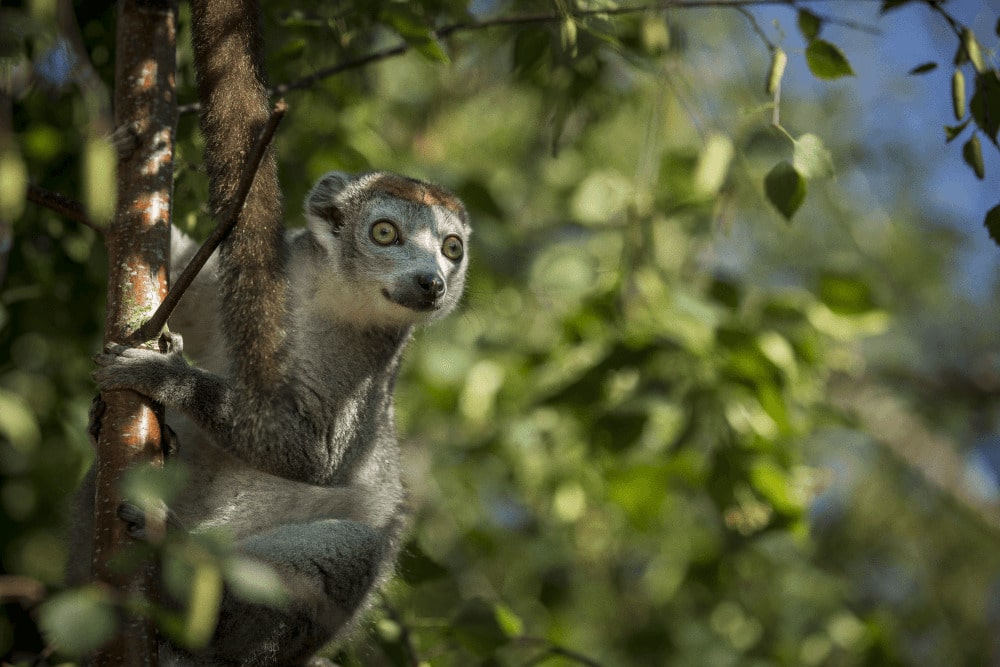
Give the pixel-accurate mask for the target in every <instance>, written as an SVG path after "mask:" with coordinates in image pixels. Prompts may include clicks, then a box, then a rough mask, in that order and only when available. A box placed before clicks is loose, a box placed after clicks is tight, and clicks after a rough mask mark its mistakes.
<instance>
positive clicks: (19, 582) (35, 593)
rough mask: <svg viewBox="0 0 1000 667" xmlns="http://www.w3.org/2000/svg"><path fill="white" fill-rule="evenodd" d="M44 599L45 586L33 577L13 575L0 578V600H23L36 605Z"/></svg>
mask: <svg viewBox="0 0 1000 667" xmlns="http://www.w3.org/2000/svg"><path fill="white" fill-rule="evenodd" d="M44 598H45V585H44V584H43V583H42V582H40V581H38V579H35V578H33V577H23V576H18V575H13V574H8V575H3V576H0V600H3V601H5V602H6V601H9V600H23V601H25V602H27V603H28V604H36V603H38V602H41V601H42V600H43V599H44Z"/></svg>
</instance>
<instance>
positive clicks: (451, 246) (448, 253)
mask: <svg viewBox="0 0 1000 667" xmlns="http://www.w3.org/2000/svg"><path fill="white" fill-rule="evenodd" d="M441 252H443V253H444V256H445V257H447V258H448V259H450V260H452V261H455V262H457V261H458V260H460V259H462V255H463V254H464V252H465V248H464V247H463V246H462V239H460V238H458V237H457V236H455V235H454V234H453V235H451V236H449V237H447V238H445V240H444V243H443V244H442V245H441Z"/></svg>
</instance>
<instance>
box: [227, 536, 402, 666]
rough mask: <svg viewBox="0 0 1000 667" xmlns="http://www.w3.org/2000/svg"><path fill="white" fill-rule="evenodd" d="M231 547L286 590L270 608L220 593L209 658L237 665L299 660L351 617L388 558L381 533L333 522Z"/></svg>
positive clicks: (383, 570) (389, 552) (385, 539)
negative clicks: (256, 562) (264, 566)
mask: <svg viewBox="0 0 1000 667" xmlns="http://www.w3.org/2000/svg"><path fill="white" fill-rule="evenodd" d="M238 550H239V551H240V552H241V553H243V554H244V555H246V556H249V557H251V558H253V559H256V560H259V561H260V562H262V563H265V564H267V565H269V566H270V567H272V568H273V569H274V570H275V572H276V573H277V574H278V576H279V577H280V578H281V580H282V582H283V583H284V584H285V587H286V588H287V591H288V596H287V599H286V603H285V604H284V605H283V606H282V607H281V608H277V609H276V608H273V607H269V606H266V605H263V604H258V603H250V602H246V601H243V600H241V599H240V598H238V597H236V596H235V595H233V594H232V593H231V592H230V591H229V590H228V589H227V590H226V592H225V594H224V597H223V601H222V606H221V609H220V612H219V623H218V626H217V628H216V631H215V636H214V637H213V640H212V644H211V646H212V648H211V651H212V655H211V658H213V659H215V660H219V661H222V662H225V661H228V660H233V661H239V662H240V664H243V661H246V662H249V663H253V664H256V663H254V662H253V659H255V658H258V657H263V656H266V655H275V654H277V655H281V656H282V660H283V663H282V664H290V665H291V664H302V663H305V662H306V661H307V660H308V659H309V657H310V656H312V655H313V654H314V653H315V652H316V651H318V650H319V649H320V648H321V647H322V646H323V645H324V644H325V643H326V642H327V641H329V639H330V637H332V636H333V635H334V634H335V632H336V631H337V630H338V629H340V628H342V627H343V626H344V625H345V624H347V623H348V622H349V621H350V620H351V619H352V618H353V617H354V616H355V615H356V613H357V612H358V611H359V609H360V608H361V606H362V605H363V603H364V602H365V599H366V598H367V597H368V593H369V591H370V590H371V589H372V587H373V586H374V585H375V584H376V583H377V582H378V580H379V579H380V578H381V577H382V576H384V574H385V573H386V571H387V569H388V563H389V562H390V561H391V559H392V556H393V554H392V549H391V547H390V540H389V539H388V537H386V536H385V535H384V534H382V533H381V532H379V531H377V530H374V529H372V528H371V527H369V526H366V525H364V524H361V523H357V522H354V521H340V520H327V521H315V522H312V523H305V524H294V525H287V526H282V527H280V528H276V529H274V530H271V531H268V532H266V533H263V534H261V535H255V536H253V537H250V538H248V539H246V540H243V541H242V542H241V543H240V544H239V545H238ZM279 648H280V651H279Z"/></svg>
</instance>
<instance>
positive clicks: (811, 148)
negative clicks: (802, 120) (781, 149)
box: [792, 133, 834, 179]
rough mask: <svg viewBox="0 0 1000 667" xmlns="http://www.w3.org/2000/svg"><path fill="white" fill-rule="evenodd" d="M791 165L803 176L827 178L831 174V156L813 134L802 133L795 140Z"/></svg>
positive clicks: (820, 140) (821, 141)
mask: <svg viewBox="0 0 1000 667" xmlns="http://www.w3.org/2000/svg"><path fill="white" fill-rule="evenodd" d="M794 143H795V148H794V151H793V153H792V165H793V166H794V167H795V170H796V171H797V172H799V174H801V175H802V177H803V178H807V179H808V178H828V177H830V176H833V171H834V170H833V157H832V156H831V155H830V151H829V150H827V148H826V146H825V145H824V144H823V140H822V139H820V138H819V137H817V136H816V135H815V134H809V133H807V134H803V135H802V136H800V137H799V138H798V139H796V140H795V142H794Z"/></svg>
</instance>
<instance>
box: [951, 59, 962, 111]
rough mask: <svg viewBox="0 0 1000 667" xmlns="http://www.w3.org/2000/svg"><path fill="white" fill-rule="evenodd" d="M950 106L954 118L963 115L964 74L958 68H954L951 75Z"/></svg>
mask: <svg viewBox="0 0 1000 667" xmlns="http://www.w3.org/2000/svg"><path fill="white" fill-rule="evenodd" d="M951 108H952V111H953V112H954V114H955V120H962V118H964V117H965V75H964V74H963V73H962V70H960V69H956V70H955V71H954V73H953V74H952V75H951Z"/></svg>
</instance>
